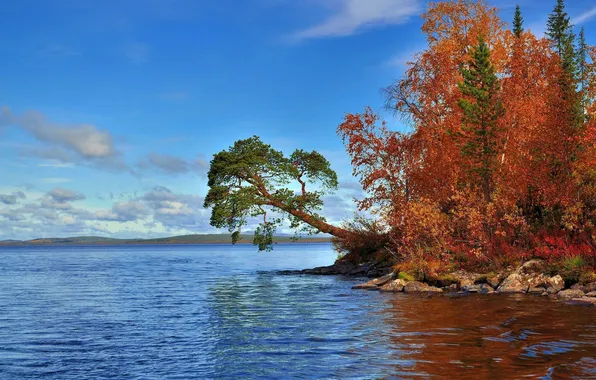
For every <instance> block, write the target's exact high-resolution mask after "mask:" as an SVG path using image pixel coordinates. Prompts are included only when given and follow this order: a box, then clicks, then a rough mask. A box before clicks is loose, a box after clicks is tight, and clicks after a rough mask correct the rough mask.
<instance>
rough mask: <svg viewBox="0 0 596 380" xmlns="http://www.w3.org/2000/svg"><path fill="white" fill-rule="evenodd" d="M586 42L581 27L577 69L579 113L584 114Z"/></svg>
mask: <svg viewBox="0 0 596 380" xmlns="http://www.w3.org/2000/svg"><path fill="white" fill-rule="evenodd" d="M587 63H588V44H587V43H586V33H585V30H584V28H583V27H582V28H581V30H580V32H579V39H578V42H577V62H576V64H577V71H578V82H579V91H580V98H581V113H582V115H583V114H584V110H585V107H586V103H587V100H586V94H585V93H586V88H587V87H588V69H587V66H586V65H587Z"/></svg>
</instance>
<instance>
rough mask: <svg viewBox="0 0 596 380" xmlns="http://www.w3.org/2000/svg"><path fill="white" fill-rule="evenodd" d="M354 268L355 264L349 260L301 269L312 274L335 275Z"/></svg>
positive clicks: (346, 272)
mask: <svg viewBox="0 0 596 380" xmlns="http://www.w3.org/2000/svg"><path fill="white" fill-rule="evenodd" d="M354 268H356V265H354V264H352V263H351V262H349V261H339V262H336V263H335V264H333V265H329V266H326V267H317V268H313V269H307V270H305V271H303V273H304V274H314V275H324V276H328V275H335V274H348V273H350V272H351V271H352V270H354Z"/></svg>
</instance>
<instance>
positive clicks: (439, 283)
mask: <svg viewBox="0 0 596 380" xmlns="http://www.w3.org/2000/svg"><path fill="white" fill-rule="evenodd" d="M545 268H546V265H545V263H544V262H543V261H542V260H530V261H527V262H525V263H524V264H523V265H521V266H520V267H518V268H515V269H512V270H509V271H506V272H502V273H498V274H489V275H486V274H479V273H471V272H466V271H463V270H460V271H457V272H452V273H450V274H449V275H447V276H444V277H442V278H441V279H437V280H434V281H430V282H428V283H427V282H420V281H414V280H413V279H411V276H409V275H407V274H405V273H400V272H398V271H393V269H392V268H390V267H389V268H388V267H386V266H382V265H379V264H375V263H367V264H361V265H354V264H352V263H349V262H341V261H340V262H337V263H335V264H333V265H330V266H326V267H318V268H313V269H305V270H301V271H282V272H280V273H281V274H310V275H344V276H360V277H369V278H373V279H372V280H369V281H368V282H365V283H363V284H358V285H355V286H353V287H352V289H361V290H376V291H380V292H387V293H401V292H404V293H426V294H431V293H457V294H466V293H477V294H515V293H518V294H530V295H538V296H548V297H551V298H555V299H558V300H562V301H565V302H567V303H569V304H576V305H583V306H596V282H593V283H589V284H583V285H582V284H574V285H572V286H571V287H566V286H565V281H564V280H563V278H562V277H561V276H560V275H554V276H551V275H548V274H546V273H545V272H546V271H545Z"/></svg>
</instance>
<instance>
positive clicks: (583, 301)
mask: <svg viewBox="0 0 596 380" xmlns="http://www.w3.org/2000/svg"><path fill="white" fill-rule="evenodd" d="M567 303H568V304H570V305H580V306H596V297H580V298H572V299H571V300H569V301H567Z"/></svg>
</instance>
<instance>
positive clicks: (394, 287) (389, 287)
mask: <svg viewBox="0 0 596 380" xmlns="http://www.w3.org/2000/svg"><path fill="white" fill-rule="evenodd" d="M407 283H408V282H407V281H404V280H402V279H400V278H398V279H397V280H393V281H390V282H388V283H386V284H385V285H383V286H381V288H380V290H381V292H388V293H399V292H403V291H404V287H405V286H406V284H407Z"/></svg>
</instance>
